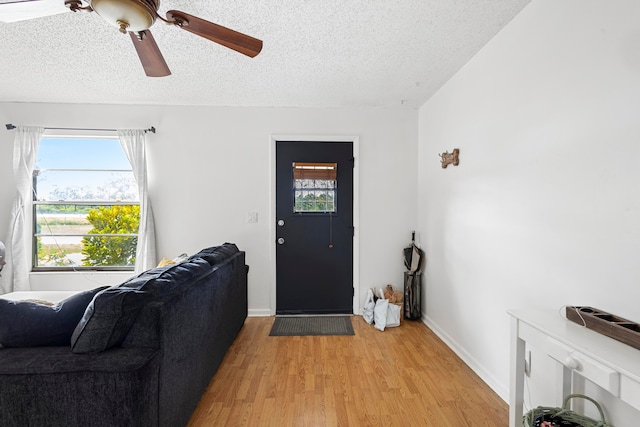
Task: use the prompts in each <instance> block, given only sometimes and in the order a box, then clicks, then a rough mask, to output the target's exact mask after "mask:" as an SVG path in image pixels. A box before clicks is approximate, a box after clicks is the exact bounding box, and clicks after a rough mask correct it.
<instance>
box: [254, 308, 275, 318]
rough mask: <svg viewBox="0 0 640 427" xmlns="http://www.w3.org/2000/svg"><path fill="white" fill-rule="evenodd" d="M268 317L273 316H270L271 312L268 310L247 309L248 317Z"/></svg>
mask: <svg viewBox="0 0 640 427" xmlns="http://www.w3.org/2000/svg"><path fill="white" fill-rule="evenodd" d="M269 316H273V314H271V310H269V309H268V308H260V309H255V308H250V309H249V317H269Z"/></svg>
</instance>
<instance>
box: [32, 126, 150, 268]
mask: <svg viewBox="0 0 640 427" xmlns="http://www.w3.org/2000/svg"><path fill="white" fill-rule="evenodd" d="M139 222H140V199H139V195H138V187H137V185H136V181H135V177H134V175H133V172H132V170H131V165H130V163H129V161H128V159H127V156H126V154H125V153H124V151H123V150H122V147H121V145H120V141H119V139H118V138H117V136H115V135H114V136H110V137H49V136H45V137H43V138H41V139H40V144H39V146H38V156H37V159H36V165H35V168H34V171H33V270H34V271H37V270H86V269H90V270H97V269H100V270H133V268H134V266H135V256H136V245H137V241H138V225H139Z"/></svg>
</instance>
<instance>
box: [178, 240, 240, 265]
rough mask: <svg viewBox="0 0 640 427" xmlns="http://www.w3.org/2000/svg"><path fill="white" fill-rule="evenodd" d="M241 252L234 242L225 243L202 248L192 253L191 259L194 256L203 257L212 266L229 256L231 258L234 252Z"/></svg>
mask: <svg viewBox="0 0 640 427" xmlns="http://www.w3.org/2000/svg"><path fill="white" fill-rule="evenodd" d="M237 252H239V249H238V247H237V246H236V245H235V244H233V243H224V244H222V245H220V246H212V247H210V248H205V249H202V250H201V251H200V252H198V253H197V254H194V255H191V256H190V257H189V260H192V259H194V258H202V259H204V260H205V261H207V262H208V263H209V264H211V265H212V266H214V265H217V264H220V263H221V262H223V261H224V260H226V259H227V258H230V257H231V256H233V255H234V254H236V253H237Z"/></svg>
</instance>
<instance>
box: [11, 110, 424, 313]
mask: <svg viewBox="0 0 640 427" xmlns="http://www.w3.org/2000/svg"><path fill="white" fill-rule="evenodd" d="M5 123H13V124H15V125H42V126H49V127H85V128H86V127H88V128H147V127H149V126H155V127H156V128H157V133H156V134H155V135H154V134H149V144H148V149H147V152H148V158H149V187H150V190H149V191H150V195H151V200H152V206H153V209H154V213H155V222H156V227H157V236H158V249H159V250H158V256H159V257H163V256H164V257H167V258H173V257H175V256H177V255H179V254H180V253H182V252H187V253H193V252H196V251H197V250H199V249H201V248H203V247H205V246H210V245H216V244H220V243H223V242H226V241H229V242H234V243H236V244H237V245H238V246H239V247H240V248H241V249H242V250H245V251H246V252H247V263H248V264H249V265H250V272H249V308H250V313H251V314H269V313H273V312H274V310H275V302H274V301H272V300H271V298H272V290H273V286H274V277H275V273H274V267H275V266H274V264H273V262H274V259H273V257H272V249H273V245H274V242H273V241H272V238H271V221H270V220H271V218H270V216H271V212H272V209H271V206H272V205H271V203H272V197H273V195H272V194H271V186H270V185H271V174H272V170H271V169H270V155H271V151H270V149H271V135H274V134H275V135H289V134H295V135H309V136H316V135H322V136H332V135H351V136H357V137H359V147H360V158H359V159H358V160H357V161H358V162H359V170H360V218H359V220H360V230H359V231H360V259H359V261H360V283H359V285H360V293H361V295H359V296H357V301H358V302H359V303H361V302H362V300H363V299H364V297H365V292H366V289H367V288H368V287H371V286H377V287H383V286H384V285H385V284H387V283H392V284H394V285H396V287H398V288H400V287H401V285H402V274H403V271H404V267H403V263H402V258H401V249H402V247H404V246H405V245H406V244H407V243H408V241H409V239H410V233H411V230H413V229H415V227H416V209H417V208H416V203H417V202H416V199H415V194H416V192H417V184H416V181H415V177H416V175H417V171H416V168H417V159H416V153H417V141H418V134H417V132H418V112H417V111H416V110H406V109H404V110H400V109H398V110H382V109H363V110H359V109H286V108H221V107H218V108H216V107H180V106H130V105H73V104H55V105H53V104H23V103H4V104H2V103H0V124H2V125H4V124H5ZM13 137H14V133H13V132H9V131H5V130H0V182H3V183H7V185H2V186H0V240H3V239H5V236H6V230H7V224H8V220H9V209H10V205H11V200H12V198H13V195H14V192H15V189H14V188H12V187H13V185H14V184H13V178H12V172H11V157H12V149H13V148H12V146H13ZM96 154H97V155H99V153H96ZM249 211H252V212H258V214H259V222H258V223H257V224H249V223H247V222H246V216H247V212H249ZM56 278H57V280H56ZM118 280H119V278H118V277H115V276H106V275H97V276H96V275H91V276H86V275H80V274H75V275H56V276H54V277H52V275H51V274H38V275H32V286H34V287H35V288H38V289H45V288H46V289H50V288H58V289H60V288H62V289H76V288H78V287H80V288H82V287H87V286H88V287H92V286H94V283H95V281H104V282H114V281H115V282H116V283H117V281H118Z"/></svg>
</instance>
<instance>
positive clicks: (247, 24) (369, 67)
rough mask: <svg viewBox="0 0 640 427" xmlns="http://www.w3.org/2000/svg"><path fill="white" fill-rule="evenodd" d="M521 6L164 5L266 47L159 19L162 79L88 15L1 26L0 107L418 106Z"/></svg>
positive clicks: (481, 2) (477, 0)
mask: <svg viewBox="0 0 640 427" xmlns="http://www.w3.org/2000/svg"><path fill="white" fill-rule="evenodd" d="M60 1H61V2H63V1H64V0H60ZM528 2H529V0H317V1H312V0H270V1H266V0H199V1H187V0H163V1H162V2H161V4H160V14H161V15H162V16H164V14H165V12H166V11H167V10H169V9H177V10H182V11H184V12H187V13H189V14H192V15H195V16H198V17H200V18H203V19H206V20H209V21H211V22H215V23H217V24H220V25H223V26H226V27H229V28H232V29H234V30H237V31H240V32H242V33H245V34H248V35H251V36H253V37H256V38H258V39H261V40H263V41H264V47H263V49H262V52H261V53H260V54H259V55H258V56H257V57H255V58H253V59H252V58H248V57H245V56H244V55H241V54H238V53H237V52H234V51H232V50H229V49H227V48H224V47H222V46H220V45H217V44H214V43H212V42H210V41H208V40H205V39H203V38H201V37H198V36H196V35H194V34H191V33H188V32H186V31H182V30H180V29H179V28H177V27H172V26H168V25H166V24H164V23H162V22H161V21H157V22H156V23H155V24H154V25H153V27H152V28H151V30H152V32H153V35H154V38H155V40H156V42H157V44H158V46H159V47H160V50H161V51H162V53H163V55H164V57H165V60H166V62H167V64H168V66H169V68H170V69H171V72H172V75H171V76H168V77H161V78H151V77H146V76H145V74H144V72H143V70H142V66H141V65H140V61H139V59H138V57H137V56H136V53H135V49H134V47H133V45H132V43H131V40H130V38H129V37H128V36H125V35H122V34H120V33H119V32H118V30H117V29H116V28H115V27H112V26H110V25H109V24H107V23H106V22H105V21H103V20H102V18H100V16H98V15H97V14H96V13H71V12H69V13H64V14H61V15H55V16H48V17H44V18H38V19H32V20H29V21H21V22H14V23H3V22H0V52H2V56H1V57H0V76H1V77H0V101H10V102H13V101H16V102H69V103H108V104H112V103H118V104H172V105H220V106H288V107H406V108H417V107H419V106H420V105H422V104H423V103H424V102H425V101H426V100H427V99H428V98H429V97H430V96H431V95H433V93H435V92H436V91H437V90H438V88H440V87H441V86H442V85H443V84H444V83H445V82H446V81H447V80H448V79H449V78H450V77H451V76H452V75H453V74H455V72H456V71H458V70H459V69H460V68H461V67H462V66H463V65H464V64H465V63H466V62H467V61H468V60H469V59H471V57H472V56H473V55H474V54H475V53H476V52H478V50H480V49H481V48H482V47H483V46H484V45H485V44H486V43H487V42H488V41H489V40H490V39H491V38H492V37H493V36H494V35H495V34H496V33H497V32H498V31H499V30H500V29H501V28H502V27H504V26H505V25H506V24H507V23H508V22H509V21H510V20H511V19H512V18H513V17H514V16H515V15H516V14H517V13H518V12H520V10H521V9H522V8H523V7H524V6H525V5H526V4H527V3H528ZM0 7H2V6H0Z"/></svg>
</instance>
